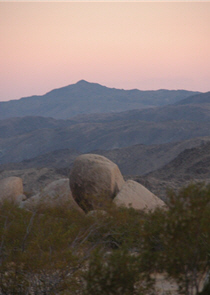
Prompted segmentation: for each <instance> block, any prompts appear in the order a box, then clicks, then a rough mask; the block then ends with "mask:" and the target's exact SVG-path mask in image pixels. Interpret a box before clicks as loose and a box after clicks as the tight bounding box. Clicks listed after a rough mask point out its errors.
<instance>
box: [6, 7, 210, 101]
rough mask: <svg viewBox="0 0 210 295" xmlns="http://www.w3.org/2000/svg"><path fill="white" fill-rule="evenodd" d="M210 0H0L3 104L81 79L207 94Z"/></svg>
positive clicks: (146, 88) (209, 69)
mask: <svg viewBox="0 0 210 295" xmlns="http://www.w3.org/2000/svg"><path fill="white" fill-rule="evenodd" d="M209 16H210V2H171V3H170V2H158V3H157V2H121V3H120V2H98V3H97V2H63V3H62V2H28V3H27V2H11V3H10V2H0V44H1V50H0V65H1V66H0V100H1V101H4V100H10V99H19V98H21V97H23V96H30V95H42V94H44V93H46V92H48V91H50V90H51V89H54V88H59V87H62V86H66V85H69V84H73V83H76V82H77V81H78V80H81V79H84V80H87V81H89V82H96V83H100V84H102V85H105V86H108V87H115V88H124V89H132V88H138V89H141V90H152V89H160V88H165V89H186V90H197V91H203V92H205V91H210V17H209Z"/></svg>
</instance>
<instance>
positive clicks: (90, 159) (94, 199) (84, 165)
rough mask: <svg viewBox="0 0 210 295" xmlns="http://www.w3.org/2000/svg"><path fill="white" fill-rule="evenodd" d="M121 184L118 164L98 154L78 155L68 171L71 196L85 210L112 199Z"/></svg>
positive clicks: (121, 179)
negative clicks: (69, 171)
mask: <svg viewBox="0 0 210 295" xmlns="http://www.w3.org/2000/svg"><path fill="white" fill-rule="evenodd" d="M123 184H124V179H123V176H122V174H121V172H120V170H119V168H118V166H117V165H116V164H114V163H113V162H112V161H110V160H108V159H107V158H105V157H103V156H100V155H95V154H84V155H80V156H79V157H77V158H76V160H75V162H74V164H73V167H72V170H71V173H70V188H71V191H72V195H73V198H74V199H75V201H76V202H77V203H78V205H79V206H80V207H81V208H82V209H83V210H84V211H85V212H88V211H91V210H95V209H100V208H102V207H103V206H104V205H105V203H106V202H110V201H111V200H112V199H114V197H115V196H116V195H117V193H118V192H119V191H120V189H121V187H122V186H123Z"/></svg>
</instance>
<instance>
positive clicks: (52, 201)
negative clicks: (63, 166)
mask: <svg viewBox="0 0 210 295" xmlns="http://www.w3.org/2000/svg"><path fill="white" fill-rule="evenodd" d="M40 205H47V206H50V207H56V206H68V207H69V208H73V209H76V210H79V211H80V212H82V209H81V208H80V207H79V206H78V205H77V203H76V202H75V201H74V199H73V197H72V194H71V191H70V188H69V179H68V178H67V179H59V180H56V181H53V182H51V183H50V184H48V185H47V186H46V187H45V188H44V189H43V191H41V192H40V193H38V194H36V195H35V196H33V197H31V198H29V199H28V200H26V201H25V202H22V204H21V207H23V208H27V209H30V210H33V209H34V208H36V207H37V206H40Z"/></svg>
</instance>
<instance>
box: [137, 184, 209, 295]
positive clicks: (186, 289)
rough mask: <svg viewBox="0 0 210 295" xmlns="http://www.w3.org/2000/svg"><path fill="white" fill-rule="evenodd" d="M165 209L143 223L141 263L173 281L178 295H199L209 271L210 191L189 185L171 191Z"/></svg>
mask: <svg viewBox="0 0 210 295" xmlns="http://www.w3.org/2000/svg"><path fill="white" fill-rule="evenodd" d="M168 207H169V210H167V211H163V210H156V211H155V212H154V213H151V214H150V215H148V218H147V219H145V223H144V229H143V236H144V244H143V245H142V252H143V253H144V254H143V259H144V261H145V264H146V263H147V265H148V268H150V269H151V270H152V271H158V272H165V273H167V276H168V278H172V279H174V280H175V281H176V282H177V284H178V286H179V294H185V295H191V294H199V290H200V288H201V286H202V282H203V280H204V278H205V276H206V274H207V273H208V272H209V268H210V264H209V254H210V188H209V187H206V186H204V185H203V184H191V185H189V186H188V187H185V188H183V189H181V190H180V192H179V193H177V194H176V193H174V192H172V191H171V192H170V193H169V195H168Z"/></svg>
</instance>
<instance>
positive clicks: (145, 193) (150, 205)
mask: <svg viewBox="0 0 210 295" xmlns="http://www.w3.org/2000/svg"><path fill="white" fill-rule="evenodd" d="M113 202H114V203H115V204H116V205H117V206H125V207H127V208H130V207H132V208H134V209H137V210H146V211H150V210H151V211H153V210H154V209H155V208H157V207H166V205H165V203H164V202H163V201H162V200H161V199H159V198H158V197H157V196H155V195H154V194H153V193H151V192H150V191H149V190H148V189H147V188H146V187H144V186H143V185H141V184H140V183H138V182H136V181H133V180H127V181H126V182H125V184H124V185H123V187H122V189H121V190H120V192H119V193H118V194H117V196H116V197H115V198H114V201H113Z"/></svg>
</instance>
